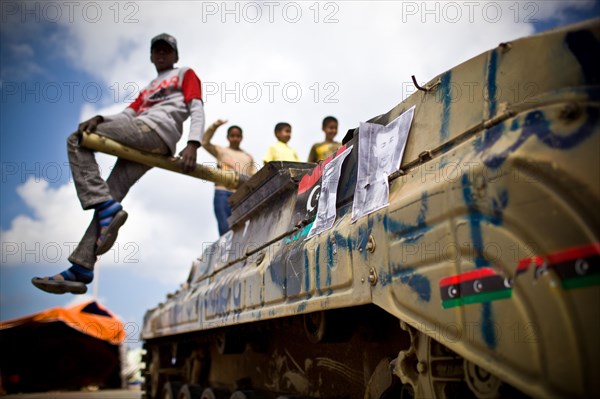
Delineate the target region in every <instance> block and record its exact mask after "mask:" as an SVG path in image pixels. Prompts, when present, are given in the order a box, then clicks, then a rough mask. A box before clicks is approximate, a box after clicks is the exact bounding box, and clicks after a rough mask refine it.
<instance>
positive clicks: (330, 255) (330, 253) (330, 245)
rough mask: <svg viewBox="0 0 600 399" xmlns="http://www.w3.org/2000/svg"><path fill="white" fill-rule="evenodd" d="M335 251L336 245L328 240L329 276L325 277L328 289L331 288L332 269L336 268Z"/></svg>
mask: <svg viewBox="0 0 600 399" xmlns="http://www.w3.org/2000/svg"><path fill="white" fill-rule="evenodd" d="M335 245H337V244H335ZM333 249H334V243H332V242H331V241H330V240H327V274H326V275H325V285H327V287H331V268H332V267H333V266H334V264H333V262H334V257H333Z"/></svg>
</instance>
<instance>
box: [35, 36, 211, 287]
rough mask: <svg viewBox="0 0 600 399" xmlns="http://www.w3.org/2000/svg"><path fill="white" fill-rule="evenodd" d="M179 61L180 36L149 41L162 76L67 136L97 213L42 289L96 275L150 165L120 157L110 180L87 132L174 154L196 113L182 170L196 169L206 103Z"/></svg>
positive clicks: (78, 180) (85, 196) (85, 195)
mask: <svg viewBox="0 0 600 399" xmlns="http://www.w3.org/2000/svg"><path fill="white" fill-rule="evenodd" d="M178 60H179V54H178V49H177V40H175V38H174V37H173V36H171V35H168V34H166V33H163V34H160V35H158V36H156V37H154V38H153V39H152V41H151V42H150V61H151V62H152V64H154V66H155V68H156V72H157V73H158V76H157V77H156V78H155V79H154V80H153V81H152V82H150V84H149V85H148V86H146V87H145V88H144V89H143V90H142V91H141V92H140V94H139V95H138V97H137V98H136V100H135V101H134V102H133V103H131V105H129V106H128V107H127V108H126V109H125V110H124V111H123V112H121V113H119V114H116V115H110V116H101V115H97V116H95V117H93V118H91V119H89V120H87V121H85V122H82V123H81V124H80V125H79V128H78V130H77V131H76V132H75V133H73V134H71V135H70V136H69V138H68V139H67V150H68V154H69V162H70V166H71V171H72V173H73V181H74V183H75V188H76V190H77V196H78V197H79V201H80V202H81V206H82V208H83V209H84V210H87V209H93V210H94V217H93V219H92V222H91V223H90V225H89V227H88V228H87V230H86V232H85V234H84V235H83V238H82V239H81V241H80V242H79V245H78V246H77V248H75V250H74V251H73V253H71V255H70V256H69V261H70V262H71V264H72V265H71V267H70V268H68V269H67V270H65V271H63V272H62V273H59V274H56V275H54V276H52V277H42V278H40V277H34V278H33V279H32V280H31V282H32V283H33V285H35V286H36V287H37V288H39V289H41V290H43V291H46V292H50V293H53V294H63V293H65V292H70V293H73V294H83V293H85V292H86V291H87V286H86V284H89V283H90V282H92V280H93V278H94V265H95V263H96V260H97V256H98V255H102V254H104V253H106V252H107V251H108V250H109V249H110V248H111V247H112V245H113V244H114V243H115V240H116V239H117V233H118V230H119V228H120V227H121V226H122V225H123V224H124V223H125V221H126V220H127V213H126V212H125V211H124V210H123V207H122V206H121V203H120V201H122V200H123V198H124V197H125V195H126V194H127V192H128V191H129V189H130V188H131V186H132V185H133V184H134V183H135V182H136V181H137V180H138V179H139V178H140V177H142V175H143V174H144V173H146V172H147V171H148V170H149V169H151V168H150V167H149V166H146V165H142V164H139V163H136V162H133V161H128V160H125V159H122V158H118V159H117V162H116V164H115V166H114V168H113V169H112V172H111V174H110V176H109V177H108V179H107V180H106V181H105V180H104V179H102V177H101V176H100V170H99V167H98V164H97V162H96V159H95V156H94V151H92V150H89V149H87V148H85V147H82V146H81V145H80V142H81V135H82V134H83V132H85V131H90V132H93V131H95V130H96V127H98V130H99V131H98V132H97V133H98V134H99V135H101V136H105V137H108V138H111V139H113V140H115V141H118V142H120V143H121V144H124V145H126V146H129V147H133V148H135V149H139V150H142V151H147V152H152V153H155V154H161V155H173V154H174V152H175V146H176V144H177V142H178V141H179V139H180V138H181V136H182V125H183V122H184V121H185V120H186V119H187V118H188V117H191V125H190V132H189V135H188V142H187V146H186V147H185V149H184V150H183V151H181V153H180V156H181V159H182V169H183V171H184V172H186V173H189V172H191V171H193V170H194V168H195V167H196V152H197V150H198V147H200V142H201V140H202V135H203V134H204V106H203V102H202V91H201V85H200V80H199V79H198V77H197V76H196V74H195V73H194V71H193V70H191V69H189V68H174V64H175V63H176V62H177V61H178Z"/></svg>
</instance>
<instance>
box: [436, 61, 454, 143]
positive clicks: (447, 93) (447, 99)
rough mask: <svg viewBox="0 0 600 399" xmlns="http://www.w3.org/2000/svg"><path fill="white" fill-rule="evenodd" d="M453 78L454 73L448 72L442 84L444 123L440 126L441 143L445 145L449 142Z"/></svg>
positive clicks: (443, 77)
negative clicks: (451, 82) (451, 81)
mask: <svg viewBox="0 0 600 399" xmlns="http://www.w3.org/2000/svg"><path fill="white" fill-rule="evenodd" d="M451 78H452V71H448V72H446V73H445V74H444V75H443V76H442V82H441V83H440V89H439V90H440V96H441V100H442V121H441V126H440V142H442V143H444V142H446V140H448V134H449V132H448V129H449V125H450V104H451V103H452V96H451V89H452V86H451V85H450V80H451Z"/></svg>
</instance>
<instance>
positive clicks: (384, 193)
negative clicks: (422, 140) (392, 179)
mask: <svg viewBox="0 0 600 399" xmlns="http://www.w3.org/2000/svg"><path fill="white" fill-rule="evenodd" d="M414 112H415V106H412V107H411V108H409V109H408V110H407V111H405V112H404V113H403V114H402V115H400V116H399V117H397V118H396V119H394V120H393V121H391V122H390V123H388V124H387V125H385V126H383V125H379V124H377V123H362V122H361V124H360V127H359V134H358V142H359V146H358V172H357V178H356V189H355V191H354V203H353V204H352V222H355V221H356V220H358V219H360V218H361V217H362V216H364V215H367V214H369V213H371V212H375V211H377V210H379V209H381V208H383V207H385V206H387V205H388V204H389V184H388V176H389V175H390V174H391V173H393V172H394V171H396V170H398V168H400V163H401V162H402V156H403V155H404V149H405V148H406V141H407V140H408V133H409V131H410V126H411V124H412V119H413V115H414Z"/></svg>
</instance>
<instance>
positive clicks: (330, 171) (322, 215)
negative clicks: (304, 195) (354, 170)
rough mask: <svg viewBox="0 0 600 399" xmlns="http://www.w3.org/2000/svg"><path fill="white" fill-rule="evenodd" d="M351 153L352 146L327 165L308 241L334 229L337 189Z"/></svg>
mask: <svg viewBox="0 0 600 399" xmlns="http://www.w3.org/2000/svg"><path fill="white" fill-rule="evenodd" d="M351 151H352V146H350V147H348V148H346V149H345V150H344V152H342V153H341V154H339V155H338V156H337V157H335V158H334V159H333V160H332V161H331V162H329V163H328V164H327V165H325V168H324V169H323V177H322V179H321V193H320V195H319V203H318V208H317V216H316V218H315V221H314V223H313V225H312V227H311V229H310V231H309V232H308V235H307V237H306V239H309V238H311V237H312V236H314V235H316V234H320V233H322V232H324V231H326V230H329V229H331V228H332V227H333V224H334V222H335V217H336V214H337V210H336V208H335V204H336V202H337V189H338V184H339V182H340V175H341V173H342V164H343V163H344V159H346V157H347V156H348V154H350V152H351Z"/></svg>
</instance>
